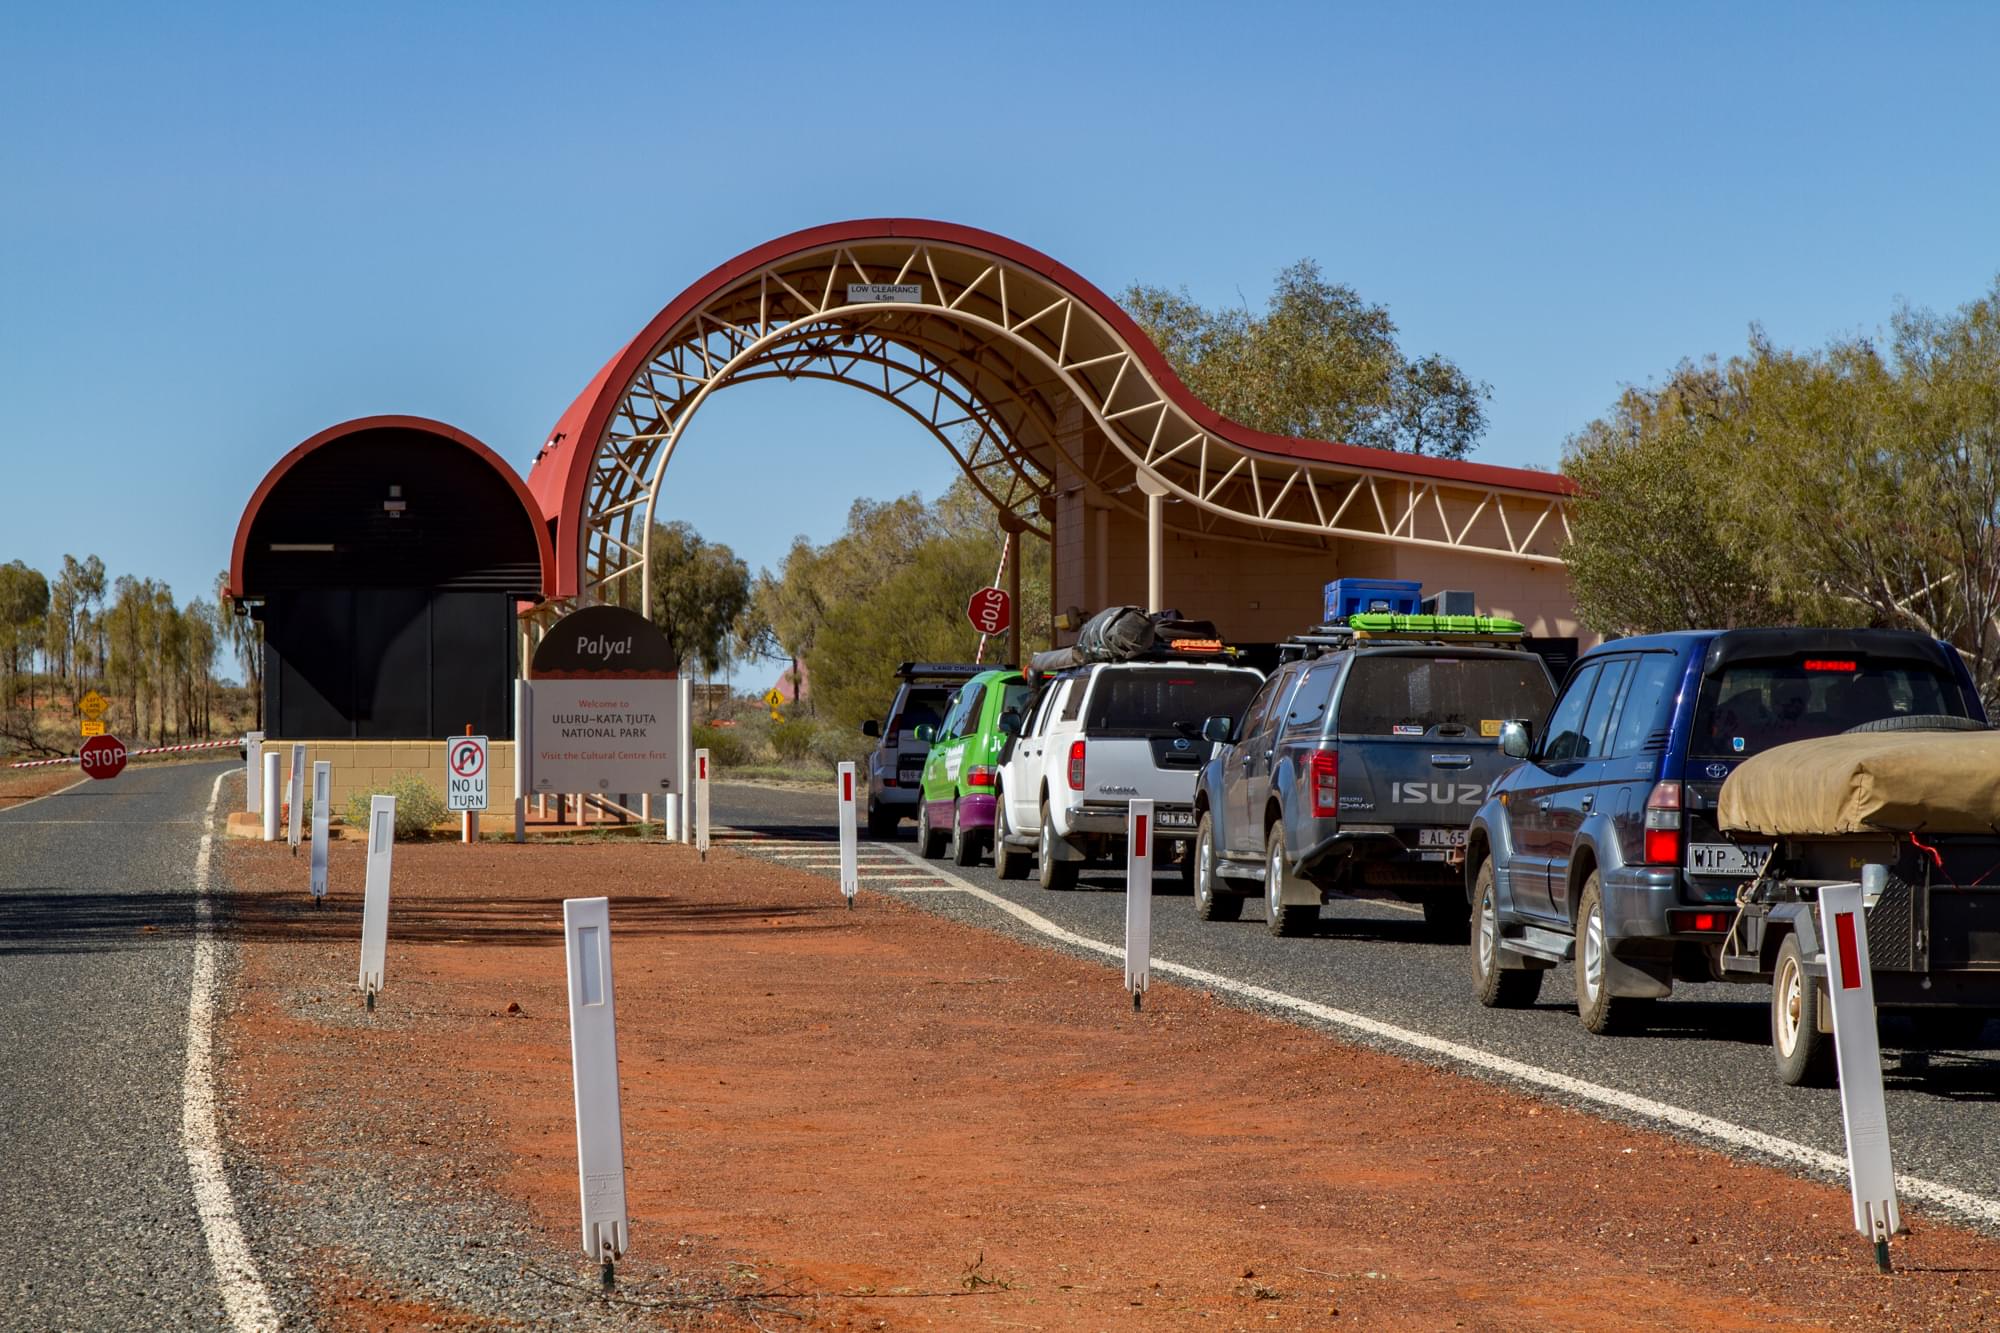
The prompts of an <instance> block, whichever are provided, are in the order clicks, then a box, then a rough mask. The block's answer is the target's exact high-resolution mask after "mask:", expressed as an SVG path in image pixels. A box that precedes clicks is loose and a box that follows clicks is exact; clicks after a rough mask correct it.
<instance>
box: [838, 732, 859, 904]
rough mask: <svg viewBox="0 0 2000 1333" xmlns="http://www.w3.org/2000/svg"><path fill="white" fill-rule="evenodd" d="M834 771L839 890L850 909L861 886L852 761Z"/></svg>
mask: <svg viewBox="0 0 2000 1333" xmlns="http://www.w3.org/2000/svg"><path fill="white" fill-rule="evenodd" d="M835 771H836V772H837V773H838V774H839V778H838V779H837V781H838V783H839V786H840V891H841V893H843V894H845V895H846V896H847V905H848V907H849V908H850V909H851V908H852V907H853V906H854V895H855V893H856V892H858V891H859V890H860V888H861V846H860V839H859V835H858V834H857V833H856V831H855V827H854V762H853V761H852V760H848V761H846V762H845V763H842V764H841V765H840V767H839V768H838V769H837V770H835Z"/></svg>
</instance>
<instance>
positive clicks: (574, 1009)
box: [563, 898, 631, 1285]
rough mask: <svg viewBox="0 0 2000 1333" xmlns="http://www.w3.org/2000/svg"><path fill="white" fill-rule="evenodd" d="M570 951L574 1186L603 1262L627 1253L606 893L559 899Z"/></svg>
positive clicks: (586, 1233) (589, 1239) (586, 1248)
mask: <svg viewBox="0 0 2000 1333" xmlns="http://www.w3.org/2000/svg"><path fill="white" fill-rule="evenodd" d="M563 944H564V947H565V950H566V952H567V955H568V959H569V1060H570V1079H571V1083H572V1085H573V1086H574V1088H575V1090H576V1174H577V1192H578V1193H579V1195H580V1196H581V1197H582V1201H583V1252H584V1253H585V1254H586V1255H588V1256H589V1257H590V1258H592V1259H595V1260H597V1261H598V1262H599V1263H601V1264H603V1265H604V1277H605V1283H606V1285H609V1284H610V1280H611V1264H612V1263H613V1262H614V1261H615V1260H617V1259H620V1258H622V1257H624V1254H625V1251H626V1249H627V1248H628V1247H629V1244H630V1240H631V1237H630V1228H631V1222H630V1220H629V1219H628V1218H627V1217H626V1215H625V1128H624V1119H623V1117H622V1115H621V1114H620V1112H619V1107H618V1009H617V1005H616V1004H615V1002H614V1001H613V998H612V986H611V901H610V899H608V898H565V899H564V900H563Z"/></svg>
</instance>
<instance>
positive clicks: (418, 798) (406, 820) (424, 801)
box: [343, 773, 448, 839]
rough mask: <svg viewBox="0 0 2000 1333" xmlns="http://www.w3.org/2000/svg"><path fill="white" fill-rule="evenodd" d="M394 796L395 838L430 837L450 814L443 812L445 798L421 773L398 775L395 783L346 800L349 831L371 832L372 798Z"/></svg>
mask: <svg viewBox="0 0 2000 1333" xmlns="http://www.w3.org/2000/svg"><path fill="white" fill-rule="evenodd" d="M375 796H393V797H395V798H396V837H397V838H398V839H405V838H414V837H416V836H418V835H419V834H423V833H429V832H430V831H431V828H432V827H433V826H434V825H437V824H440V823H442V822H443V821H444V817H445V815H446V814H447V813H448V812H447V811H446V810H445V808H444V797H443V796H441V795H439V794H438V790H437V788H435V787H433V786H431V784H430V783H429V782H427V781H425V780H424V776H423V774H421V773H398V774H397V775H396V778H395V781H393V782H391V783H390V784H389V786H388V787H387V788H386V789H385V788H381V787H377V788H376V789H375V790H374V791H358V792H355V793H354V794H353V795H351V796H349V797H348V798H347V813H346V814H345V815H344V816H343V818H344V819H345V820H346V822H347V825H348V827H349V828H356V829H360V830H362V831H363V833H364V834H365V833H366V831H367V829H368V805H369V800H370V798H371V797H375Z"/></svg>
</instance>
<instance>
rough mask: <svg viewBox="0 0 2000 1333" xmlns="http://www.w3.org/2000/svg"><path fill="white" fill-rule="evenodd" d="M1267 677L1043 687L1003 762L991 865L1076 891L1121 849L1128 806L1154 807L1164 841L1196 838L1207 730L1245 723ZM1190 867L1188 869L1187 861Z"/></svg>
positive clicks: (1129, 678)
mask: <svg viewBox="0 0 2000 1333" xmlns="http://www.w3.org/2000/svg"><path fill="white" fill-rule="evenodd" d="M1263 680H1264V677H1263V675H1262V673H1261V672H1258V671H1256V670H1254V669H1252V668H1250V667H1242V666H1233V665H1230V664H1227V663H1224V662H1215V661H1183V660H1172V659H1170V660H1164V661H1163V660H1158V659H1146V660H1142V661H1133V662H1094V663H1091V664H1089V665H1087V666H1080V667H1073V668H1071V669H1069V670H1067V671H1063V672H1061V673H1060V674H1058V675H1056V676H1053V677H1051V678H1050V679H1049V680H1048V681H1046V682H1045V683H1044V684H1043V685H1042V686H1041V688H1040V689H1039V691H1038V692H1037V695H1036V697H1035V699H1034V700H1033V702H1032V705H1031V708H1030V711H1029V713H1028V716H1027V717H1026V718H1025V719H1024V720H1023V722H1022V723H1021V728H1020V732H1019V734H1018V735H1016V736H1015V737H1014V739H1013V741H1012V742H1011V743H1010V744H1009V746H1008V747H1007V749H1006V750H1005V751H1004V752H1003V754H1002V757H1001V767H1000V782H999V787H1000V789H999V793H998V797H999V799H998V801H997V802H996V807H995V810H994V815H993V865H994V869H995V870H996V871H997V872H998V873H999V875H1000V878H1002V879H1024V878H1026V876H1027V873H1028V860H1029V858H1030V857H1031V856H1032V857H1034V858H1035V859H1036V860H1037V861H1038V862H1039V865H1040V879H1041V884H1042V887H1043V888H1045V889H1068V888H1074V887H1075V885H1076V879H1077V872H1078V870H1079V869H1080V868H1081V867H1082V865H1083V863H1084V862H1085V861H1088V860H1090V859H1091V858H1092V857H1094V856H1104V855H1108V854H1109V853H1110V852H1111V851H1112V850H1113V849H1114V848H1115V847H1116V846H1118V845H1119V844H1120V842H1121V841H1122V840H1123V838H1124V834H1125V813H1126V806H1127V803H1128V802H1130V801H1132V800H1133V799H1134V798H1145V797H1150V798H1151V799H1152V801H1153V820H1154V826H1155V828H1157V830H1158V839H1159V841H1161V842H1165V843H1181V844H1183V845H1185V844H1186V843H1188V842H1189V841H1191V840H1192V839H1193V837H1194V830H1195V818H1194V780H1195V776H1196V774H1197V773H1199V772H1200V770H1201V765H1202V761H1203V760H1204V759H1206V758H1207V757H1208V751H1209V742H1208V741H1206V740H1203V739H1202V735H1201V724H1202V721H1203V719H1205V718H1210V717H1231V718H1234V717H1240V716H1241V715H1242V713H1243V709H1244V707H1245V706H1246V705H1247V704H1248V703H1249V702H1250V698H1251V696H1252V695H1254V694H1256V693H1257V688H1258V686H1259V685H1261V684H1262V683H1263ZM1181 860H1182V862H1183V863H1184V864H1186V863H1189V862H1191V860H1192V858H1191V857H1188V856H1185V855H1184V856H1183V857H1182V858H1181Z"/></svg>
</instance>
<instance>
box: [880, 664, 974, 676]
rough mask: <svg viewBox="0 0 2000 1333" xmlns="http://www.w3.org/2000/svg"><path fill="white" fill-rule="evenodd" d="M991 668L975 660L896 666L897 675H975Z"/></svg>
mask: <svg viewBox="0 0 2000 1333" xmlns="http://www.w3.org/2000/svg"><path fill="white" fill-rule="evenodd" d="M991 670H993V668H992V667H990V666H980V665H979V664H978V663H977V662H903V663H901V664H899V665H898V666H897V667H896V674H897V675H899V676H976V675H978V674H979V673H980V672H982V671H991Z"/></svg>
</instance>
